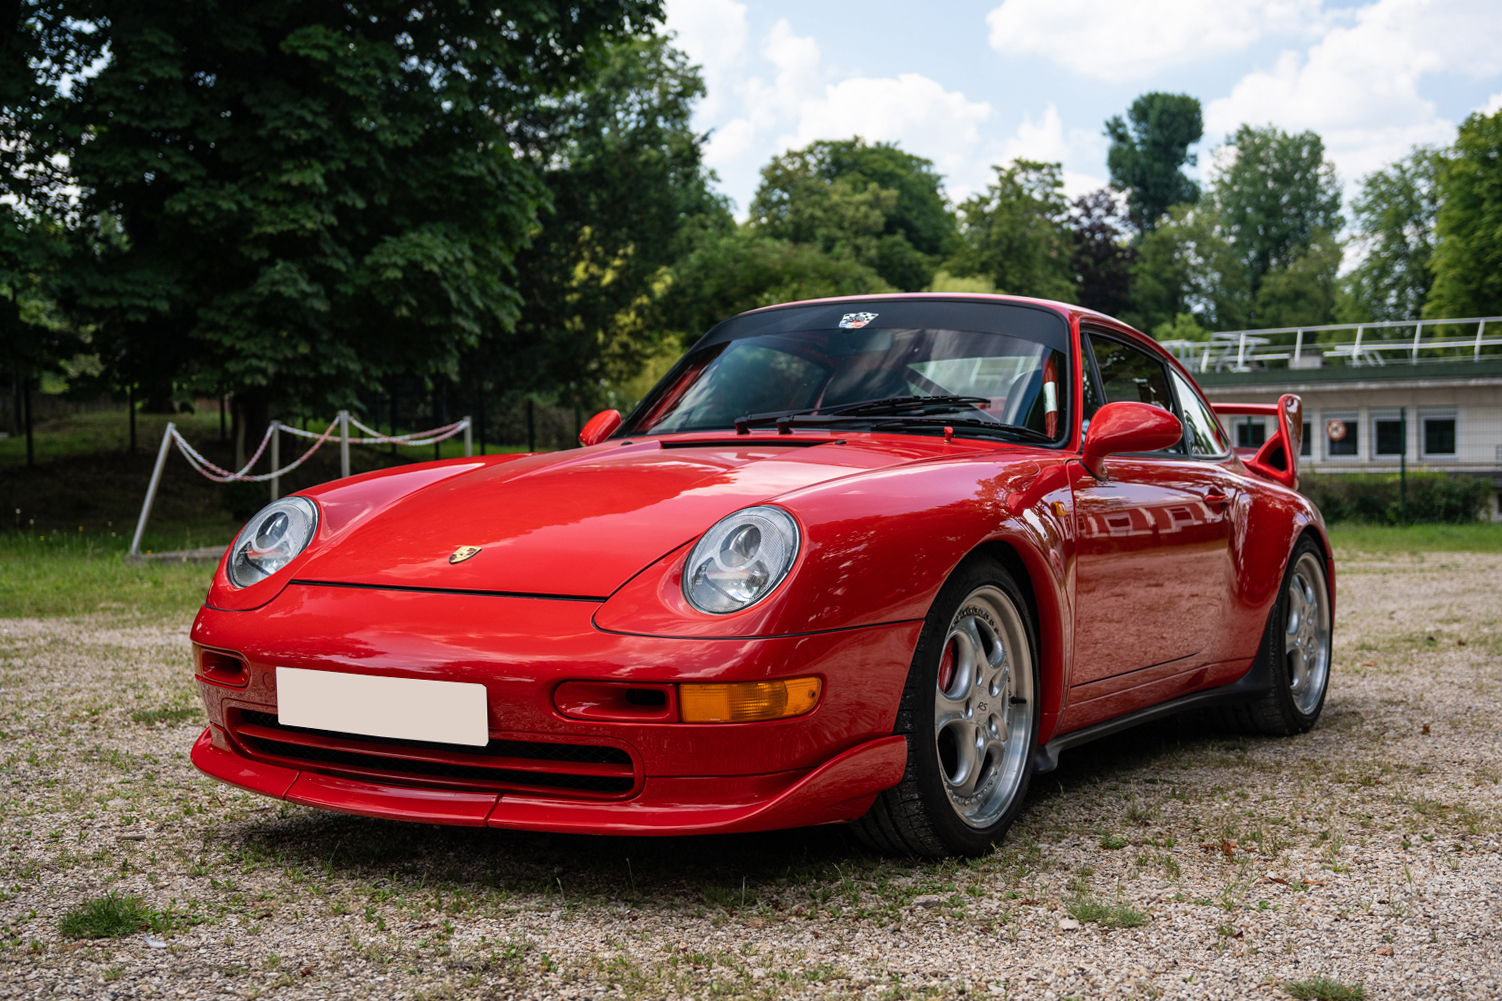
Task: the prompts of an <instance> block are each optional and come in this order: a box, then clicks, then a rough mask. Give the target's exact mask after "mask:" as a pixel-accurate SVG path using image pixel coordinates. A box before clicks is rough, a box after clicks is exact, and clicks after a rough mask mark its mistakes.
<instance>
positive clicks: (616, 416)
mask: <svg viewBox="0 0 1502 1001" xmlns="http://www.w3.org/2000/svg"><path fill="white" fill-rule="evenodd" d="M620 426H621V412H620V411H619V410H601V411H600V412H599V413H597V414H595V415H594V416H593V417H591V418H590V419H589V422H588V423H587V424H585V425H584V427H582V428H580V429H579V444H581V445H598V444H599V443H600V442H602V441H604V440H605V439H606V438H609V437H610V436H611V435H612V434H615V429H616V428H618V427H620Z"/></svg>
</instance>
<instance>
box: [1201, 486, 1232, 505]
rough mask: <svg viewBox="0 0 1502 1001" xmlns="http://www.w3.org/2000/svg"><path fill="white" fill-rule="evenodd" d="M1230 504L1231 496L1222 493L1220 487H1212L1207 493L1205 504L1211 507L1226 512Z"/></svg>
mask: <svg viewBox="0 0 1502 1001" xmlns="http://www.w3.org/2000/svg"><path fill="white" fill-rule="evenodd" d="M1230 503H1231V498H1230V496H1229V495H1228V494H1226V493H1225V492H1224V491H1222V490H1221V489H1220V488H1219V487H1211V488H1210V489H1209V490H1207V491H1205V504H1206V505H1207V506H1209V507H1213V508H1218V509H1220V510H1225V508H1226V506H1227V505H1229V504H1230Z"/></svg>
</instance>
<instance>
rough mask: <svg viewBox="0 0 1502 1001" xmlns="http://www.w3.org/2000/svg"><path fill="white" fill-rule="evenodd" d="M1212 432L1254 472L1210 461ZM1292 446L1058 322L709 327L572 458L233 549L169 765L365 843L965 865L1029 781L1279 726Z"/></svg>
mask: <svg viewBox="0 0 1502 1001" xmlns="http://www.w3.org/2000/svg"><path fill="white" fill-rule="evenodd" d="M1217 409H1218V410H1220V411H1221V412H1222V413H1238V414H1240V413H1256V414H1262V415H1265V417H1271V418H1273V424H1274V425H1275V428H1276V430H1275V433H1274V434H1273V435H1272V437H1271V438H1269V439H1268V441H1267V443H1266V444H1264V445H1263V446H1262V447H1261V448H1260V449H1259V450H1256V451H1255V453H1253V452H1252V451H1250V450H1248V451H1241V450H1237V449H1233V448H1232V447H1230V444H1229V442H1228V439H1227V437H1226V434H1225V431H1224V429H1223V428H1222V426H1221V424H1220V423H1219V421H1218V420H1217V418H1216V416H1215V410H1217ZM1302 429H1303V422H1302V416H1301V414H1300V404H1299V401H1298V399H1297V398H1296V397H1293V396H1285V397H1283V399H1282V400H1280V401H1279V403H1278V404H1277V405H1276V406H1269V405H1263V406H1252V405H1248V406H1237V407H1219V408H1212V407H1210V406H1208V405H1207V404H1206V403H1205V400H1204V398H1203V397H1202V396H1201V395H1200V393H1199V391H1198V389H1196V387H1195V384H1194V380H1193V379H1192V378H1191V377H1190V375H1189V373H1188V372H1186V371H1185V370H1184V368H1183V367H1182V366H1180V365H1179V363H1178V362H1177V361H1176V360H1175V359H1174V358H1172V357H1171V356H1170V355H1168V354H1166V353H1165V352H1164V351H1163V350H1162V349H1161V348H1160V347H1159V346H1158V345H1157V344H1156V343H1154V342H1153V341H1152V340H1151V339H1150V338H1147V337H1145V336H1143V335H1142V334H1140V333H1138V332H1137V331H1135V330H1133V329H1131V328H1130V327H1127V326H1124V325H1123V324H1121V323H1118V322H1116V321H1115V320H1112V319H1110V318H1109V317H1106V316H1102V315H1100V314H1097V313H1094V312H1091V311H1089V310H1085V309H1080V308H1077V307H1073V306H1067V305H1063V304H1059V303H1053V302H1041V301H1036V300H1028V299H1020V298H1012V297H1003V296H979V295H941V294H940V295H896V296H872V297H864V298H858V299H829V300H820V301H813V302H797V303H790V304H787V305H782V306H774V307H771V308H767V309H760V310H755V311H753V312H749V313H743V314H741V315H739V316H736V317H733V318H731V319H729V320H726V321H725V322H723V323H721V324H719V325H718V326H716V327H715V328H714V329H712V330H711V331H710V332H709V333H708V334H706V335H705V336H704V337H703V338H702V339H701V340H700V341H699V342H698V343H697V344H696V345H695V346H694V348H693V349H692V350H691V351H689V352H688V354H687V355H685V356H684V358H683V359H682V360H681V361H680V362H679V363H678V364H677V366H676V367H675V368H674V369H673V370H672V371H671V372H669V373H668V374H667V376H665V377H664V378H663V380H662V381H661V382H660V383H659V384H658V385H657V386H656V388H654V389H653V390H652V392H651V393H650V394H649V395H648V396H647V398H646V399H645V400H644V401H643V402H642V403H641V405H640V406H639V407H637V408H636V410H635V411H634V412H633V413H632V414H631V415H630V416H629V417H627V418H626V419H625V421H624V422H623V421H622V420H621V417H620V415H619V414H617V413H615V412H614V411H607V412H606V413H604V414H600V415H598V416H597V417H595V418H594V419H593V420H591V421H590V422H589V424H588V425H587V426H586V427H585V429H584V431H583V433H582V434H581V436H580V437H581V441H582V443H583V444H584V446H585V447H583V448H580V449H577V450H573V451H566V452H554V453H549V454H538V455H496V456H489V457H483V458H473V459H455V460H448V461H443V462H431V463H423V464H420V465H413V466H404V467H400V468H398V469H392V470H386V471H382V472H378V473H371V474H368V475H364V476H356V477H351V478H349V479H345V480H339V481H337V482H334V483H329V484H325V485H323V486H321V487H316V488H314V489H311V490H308V491H305V492H303V493H302V494H299V495H295V496H291V497H287V498H285V499H283V500H279V501H277V502H275V503H274V504H272V505H270V506H269V507H267V508H266V509H265V510H263V511H262V512H260V513H259V514H257V515H256V516H255V517H254V518H252V519H251V521H250V523H249V524H248V525H246V527H245V529H244V530H243V531H242V532H241V533H240V535H239V537H238V538H237V539H236V540H235V542H234V545H233V546H231V547H230V549H229V551H228V553H227V554H226V556H225V558H224V560H223V562H222V563H221V565H220V566H219V568H218V570H217V572H216V574H215V577H214V582H213V584H212V586H211V588H210V590H209V594H208V598H207V600H206V601H205V603H204V606H203V609H202V611H200V612H199V614H198V619H197V621H196V622H195V623H194V625H193V642H194V645H195V647H194V648H195V654H196V664H197V677H198V682H199V688H200V690H201V692H202V694H203V698H204V702H205V704H206V705H207V707H208V714H209V720H210V725H209V727H208V729H207V730H205V731H204V733H203V735H202V736H201V737H200V738H199V739H198V742H197V743H196V744H195V745H194V747H193V761H194V763H195V764H197V766H198V767H199V768H200V769H202V770H203V771H205V772H207V773H208V774H209V775H212V776H214V777H215V778H219V779H222V780H224V781H226V782H230V783H233V784H235V785H238V786H242V787H244V788H247V789H252V790H255V791H257V792H261V793H264V794H266V795H268V796H273V797H277V798H280V799H286V800H290V801H292V802H296V803H303V804H307V805H310V806H316V807H322V808H324V809H330V810H340V811H345V812H349V813H356V814H365V815H369V816H376V817H392V818H399V819H406V820H419V821H427V822H432V823H440V824H468V825H473V826H484V825H488V826H491V827H506V828H525V829H529V830H541V831H572V832H588V833H596V834H636V835H640V834H690V833H704V832H729V831H756V830H767V829H773V828H783V827H795V826H801V825H807V824H830V823H850V824H853V825H854V829H855V831H856V832H857V833H858V834H859V835H860V836H861V837H862V838H864V839H865V840H866V841H867V842H869V843H871V844H873V845H875V846H878V847H880V848H882V849H886V850H890V851H896V852H903V853H912V854H918V855H948V854H961V855H974V854H977V853H981V852H985V851H987V850H989V849H990V847H991V846H992V845H993V844H994V843H995V842H996V841H997V839H998V838H1000V837H1001V836H1002V834H1003V833H1004V832H1005V831H1006V829H1007V827H1008V825H1009V824H1010V823H1011V822H1012V820H1013V818H1014V817H1015V816H1016V815H1017V812H1018V810H1019V809H1020V808H1021V804H1022V801H1023V797H1024V795H1025V794H1026V792H1027V788H1028V780H1029V777H1030V776H1031V775H1032V774H1033V773H1034V772H1046V771H1048V770H1050V769H1051V768H1053V767H1054V766H1055V764H1056V762H1057V759H1058V754H1059V752H1060V751H1061V750H1064V749H1065V748H1068V747H1072V746H1074V745H1076V744H1079V743H1082V742H1084V741H1087V740H1091V739H1093V738H1096V737H1100V736H1103V735H1105V734H1108V733H1112V732H1115V731H1117V730H1120V729H1122V728H1124V727H1128V726H1132V725H1134V724H1136V723H1140V722H1143V721H1145V720H1148V719H1154V718H1158V717H1162V716H1164V715H1167V714H1170V713H1175V712H1180V711H1182V710H1185V709H1190V708H1210V707H1214V708H1216V709H1217V710H1218V711H1219V712H1220V713H1221V714H1222V716H1223V717H1224V719H1225V720H1226V722H1227V723H1228V724H1230V725H1232V726H1236V727H1240V728H1243V729H1246V730H1250V731H1253V732H1258V733H1280V734H1291V733H1299V732H1301V731H1304V730H1307V729H1309V727H1311V726H1313V725H1314V722H1315V720H1316V719H1317V718H1318V717H1319V714H1320V709H1321V707H1322V705H1323V703H1324V698H1325V689H1326V683H1327V681H1328V678H1329V670H1330V636H1331V628H1332V623H1333V612H1334V590H1333V580H1334V565H1333V563H1332V559H1331V551H1330V545H1329V541H1328V539H1327V538H1326V535H1325V531H1324V526H1323V524H1322V521H1321V519H1320V515H1319V512H1318V511H1317V510H1316V509H1315V508H1314V507H1313V506H1312V505H1311V504H1310V503H1309V502H1308V501H1307V500H1305V499H1304V498H1303V497H1302V496H1300V495H1299V494H1298V493H1296V492H1295V490H1294V486H1295V483H1296V479H1297V468H1296V464H1297V457H1298V454H1299V444H1300V442H1299V436H1300V433H1301V432H1302Z"/></svg>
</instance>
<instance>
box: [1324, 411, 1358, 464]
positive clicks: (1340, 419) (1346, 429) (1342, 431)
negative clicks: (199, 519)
mask: <svg viewBox="0 0 1502 1001" xmlns="http://www.w3.org/2000/svg"><path fill="white" fill-rule="evenodd" d="M1321 416H1322V417H1323V418H1324V421H1325V423H1324V426H1323V434H1322V437H1323V438H1324V439H1325V458H1327V459H1349V458H1351V457H1353V456H1359V455H1360V454H1361V416H1360V415H1359V414H1357V413H1355V412H1354V411H1347V412H1344V413H1325V414H1322V415H1321Z"/></svg>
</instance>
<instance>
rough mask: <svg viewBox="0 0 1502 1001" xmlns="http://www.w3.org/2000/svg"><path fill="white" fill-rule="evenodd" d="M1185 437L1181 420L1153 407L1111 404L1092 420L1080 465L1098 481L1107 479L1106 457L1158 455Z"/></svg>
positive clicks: (1102, 408) (1136, 404) (1135, 404)
mask: <svg viewBox="0 0 1502 1001" xmlns="http://www.w3.org/2000/svg"><path fill="white" fill-rule="evenodd" d="M1182 437H1184V426H1183V425H1182V424H1180V423H1179V419H1178V418H1177V417H1175V416H1174V415H1173V414H1171V413H1169V412H1168V411H1167V410H1164V409H1163V408H1162V407H1155V406H1153V405H1152V404H1150V403H1107V404H1106V405H1105V406H1103V407H1101V408H1100V409H1099V410H1097V411H1096V412H1095V416H1094V417H1092V418H1091V419H1090V430H1089V431H1087V432H1085V454H1084V455H1082V456H1080V462H1081V463H1082V464H1083V465H1084V467H1085V468H1086V469H1088V470H1089V471H1090V475H1091V476H1094V477H1095V478H1096V479H1097V480H1104V479H1105V478H1106V456H1108V455H1116V454H1118V453H1121V452H1156V451H1157V450H1158V449H1160V448H1167V447H1169V446H1170V445H1175V444H1177V443H1178V441H1179V439H1180V438H1182Z"/></svg>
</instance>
